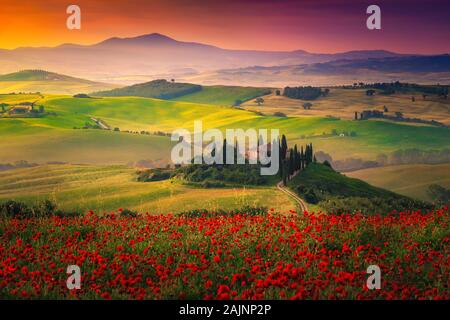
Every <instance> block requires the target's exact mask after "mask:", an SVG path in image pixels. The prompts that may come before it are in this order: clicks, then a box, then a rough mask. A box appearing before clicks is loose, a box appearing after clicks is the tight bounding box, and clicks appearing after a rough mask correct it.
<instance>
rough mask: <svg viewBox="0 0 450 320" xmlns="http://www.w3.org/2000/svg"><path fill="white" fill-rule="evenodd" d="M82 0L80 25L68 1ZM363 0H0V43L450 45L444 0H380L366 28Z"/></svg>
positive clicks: (440, 48)
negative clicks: (151, 36) (74, 25)
mask: <svg viewBox="0 0 450 320" xmlns="http://www.w3.org/2000/svg"><path fill="white" fill-rule="evenodd" d="M70 4H77V5H79V6H80V7H81V15H82V22H81V23H82V28H81V30H68V29H67V28H66V19H67V17H68V15H67V14H66V8H67V6H68V5H70ZM369 4H372V2H369V1H342V0H326V1H312V0H306V1H302V0H298V1H293V0H287V1H273V0H245V1H244V0H242V1H237V0H228V1H223V0H220V1H214V0H210V1H205V0H197V1H189V0H147V1H143V0H130V1H122V0H97V1H92V0H90V1H87V0H75V1H71V2H68V1H61V0H47V1H35V0H34V1H28V0H25V1H24V0H22V1H17V0H1V2H0V21H1V25H0V48H7V49H12V48H16V47H21V46H56V45H59V44H62V43H79V44H93V43H96V42H100V41H102V40H104V39H106V38H109V37H115V36H117V37H129V36H137V35H142V34H148V33H153V32H158V33H161V34H165V35H167V36H170V37H172V38H174V39H177V40H180V41H195V42H202V43H207V44H212V45H216V46H219V47H222V48H233V49H258V50H283V51H285V50H296V49H304V50H307V51H311V52H339V51H348V50H362V49H385V50H391V51H396V52H410V53H446V52H450V42H449V41H448V40H445V39H447V38H448V34H450V27H449V24H450V22H449V21H450V19H449V16H448V15H449V12H450V5H449V3H448V1H441V0H431V1H416V0H412V1H406V0H391V1H378V2H377V4H378V5H380V7H381V10H382V30H376V31H369V30H368V29H367V28H366V25H365V22H366V18H367V14H366V13H365V10H366V8H367V6H368V5H369Z"/></svg>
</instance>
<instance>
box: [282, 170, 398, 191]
mask: <svg viewBox="0 0 450 320" xmlns="http://www.w3.org/2000/svg"><path fill="white" fill-rule="evenodd" d="M299 184H301V185H304V186H309V187H312V188H314V189H315V190H326V191H327V192H328V193H330V194H332V195H333V196H344V197H392V196H393V195H395V194H394V193H393V192H391V191H388V190H385V189H382V188H378V187H374V186H372V185H370V184H368V183H367V182H364V181H362V180H359V179H355V178H349V177H347V176H345V175H343V174H341V173H339V172H336V171H334V170H333V169H331V168H329V167H327V166H325V165H322V164H316V163H312V164H310V165H309V166H307V167H306V169H305V170H304V171H302V172H300V174H298V175H297V176H296V177H294V178H293V179H292V180H291V181H290V182H289V183H288V186H292V187H294V186H297V185H299Z"/></svg>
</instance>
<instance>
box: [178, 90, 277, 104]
mask: <svg viewBox="0 0 450 320" xmlns="http://www.w3.org/2000/svg"><path fill="white" fill-rule="evenodd" d="M267 91H268V89H264V88H254V87H238V86H203V87H202V90H201V91H199V92H195V93H191V94H188V95H184V96H182V97H179V98H176V99H173V100H175V101H183V102H193V103H202V104H215V105H221V106H232V105H234V103H235V102H236V100H241V101H242V102H245V101H248V100H251V99H254V98H256V97H258V96H261V95H263V94H265V93H266V92H267ZM269 92H270V91H269Z"/></svg>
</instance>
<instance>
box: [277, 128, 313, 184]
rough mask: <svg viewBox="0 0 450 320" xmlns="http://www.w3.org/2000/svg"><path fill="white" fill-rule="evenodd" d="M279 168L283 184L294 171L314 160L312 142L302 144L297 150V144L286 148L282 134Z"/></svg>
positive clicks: (284, 137)
mask: <svg viewBox="0 0 450 320" xmlns="http://www.w3.org/2000/svg"><path fill="white" fill-rule="evenodd" d="M279 161H280V170H279V175H280V177H281V178H282V179H283V184H284V185H286V183H287V182H288V181H289V180H290V179H291V178H292V177H293V175H294V173H295V172H297V171H299V170H303V169H304V168H306V166H308V165H309V164H310V163H311V162H316V158H315V156H314V152H313V145H312V143H310V144H307V145H306V146H305V148H304V149H303V146H301V147H300V150H298V148H297V145H294V147H293V148H288V145H287V140H286V136H285V135H284V134H283V135H282V137H281V143H280V159H279Z"/></svg>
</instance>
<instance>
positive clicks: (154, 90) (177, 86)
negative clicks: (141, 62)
mask: <svg viewBox="0 0 450 320" xmlns="http://www.w3.org/2000/svg"><path fill="white" fill-rule="evenodd" d="M201 89H202V87H201V86H199V85H196V84H190V83H178V82H169V81H166V80H154V81H150V82H145V83H139V84H134V85H132V86H128V87H123V88H118V89H113V90H109V91H100V92H94V93H92V95H93V96H102V97H126V96H135V97H145V98H157V99H173V98H177V97H180V96H184V95H186V94H190V93H193V92H197V91H200V90H201Z"/></svg>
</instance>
